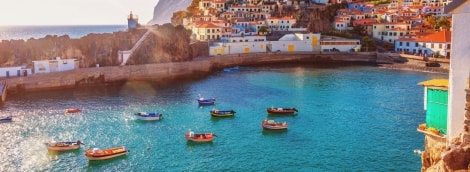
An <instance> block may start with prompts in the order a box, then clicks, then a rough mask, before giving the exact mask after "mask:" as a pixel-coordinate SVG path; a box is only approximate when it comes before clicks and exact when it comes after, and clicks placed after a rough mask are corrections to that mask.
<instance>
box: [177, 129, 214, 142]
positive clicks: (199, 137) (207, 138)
mask: <svg viewBox="0 0 470 172" xmlns="http://www.w3.org/2000/svg"><path fill="white" fill-rule="evenodd" d="M214 136H215V134H214V133H194V132H193V131H191V130H189V131H188V133H186V134H184V137H185V138H186V139H187V140H188V141H193V142H211V141H212V140H213V139H214Z"/></svg>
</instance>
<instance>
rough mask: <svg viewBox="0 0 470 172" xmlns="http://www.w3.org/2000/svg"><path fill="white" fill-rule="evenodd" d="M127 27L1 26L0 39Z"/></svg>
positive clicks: (76, 35) (78, 34)
mask: <svg viewBox="0 0 470 172" xmlns="http://www.w3.org/2000/svg"><path fill="white" fill-rule="evenodd" d="M126 29H127V25H76V26H73V25H65V26H0V40H10V39H14V40H19V39H23V40H27V39H30V38H34V39H38V38H44V37H45V36H47V35H57V36H62V35H69V37H70V38H81V37H83V36H86V35H87V34H89V33H113V32H116V31H125V30H126Z"/></svg>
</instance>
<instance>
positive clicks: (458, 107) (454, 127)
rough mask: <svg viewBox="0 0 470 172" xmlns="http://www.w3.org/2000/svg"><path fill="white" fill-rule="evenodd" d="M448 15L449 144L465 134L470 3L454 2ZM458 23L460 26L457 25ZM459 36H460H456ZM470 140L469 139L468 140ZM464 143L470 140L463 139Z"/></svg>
mask: <svg viewBox="0 0 470 172" xmlns="http://www.w3.org/2000/svg"><path fill="white" fill-rule="evenodd" d="M444 11H445V12H446V13H450V14H452V32H453V33H452V35H453V38H452V50H451V52H450V55H451V58H452V60H451V61H450V70H449V103H448V104H449V107H448V111H447V113H448V116H447V117H448V120H447V126H448V128H447V133H448V138H447V139H448V140H447V143H449V142H450V141H451V140H452V139H454V138H457V137H459V134H460V133H462V132H463V129H464V128H463V127H464V119H465V102H466V92H465V85H466V84H468V83H467V81H468V77H469V75H470V65H469V64H470V56H468V55H469V54H470V49H469V48H468V47H470V42H469V41H468V36H467V35H468V34H469V28H470V22H468V21H469V19H470V1H467V0H454V1H453V2H452V3H450V4H449V5H447V6H446V7H445V9H444ZM457 23H458V24H457ZM456 35H459V36H456ZM467 139H468V138H467ZM462 140H463V141H464V142H465V141H467V142H469V141H470V140H466V139H465V138H463V139H462Z"/></svg>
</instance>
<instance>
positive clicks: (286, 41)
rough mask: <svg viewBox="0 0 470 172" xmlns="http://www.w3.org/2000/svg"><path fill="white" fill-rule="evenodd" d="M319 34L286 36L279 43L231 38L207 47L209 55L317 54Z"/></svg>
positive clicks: (251, 37)
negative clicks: (315, 52)
mask: <svg viewBox="0 0 470 172" xmlns="http://www.w3.org/2000/svg"><path fill="white" fill-rule="evenodd" d="M320 37H321V35H320V34H312V33H310V34H288V35H284V36H283V37H282V38H281V39H279V41H266V36H245V37H232V38H230V40H229V41H227V42H216V43H213V44H212V45H211V46H209V55H210V56H216V55H230V54H241V53H262V52H264V53H266V52H314V51H317V52H319V51H320V50H321V47H320Z"/></svg>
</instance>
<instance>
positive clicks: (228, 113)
mask: <svg viewBox="0 0 470 172" xmlns="http://www.w3.org/2000/svg"><path fill="white" fill-rule="evenodd" d="M210 113H211V116H213V117H231V116H234V115H235V113H236V112H235V111H233V110H230V111H214V110H212V111H210Z"/></svg>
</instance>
